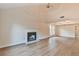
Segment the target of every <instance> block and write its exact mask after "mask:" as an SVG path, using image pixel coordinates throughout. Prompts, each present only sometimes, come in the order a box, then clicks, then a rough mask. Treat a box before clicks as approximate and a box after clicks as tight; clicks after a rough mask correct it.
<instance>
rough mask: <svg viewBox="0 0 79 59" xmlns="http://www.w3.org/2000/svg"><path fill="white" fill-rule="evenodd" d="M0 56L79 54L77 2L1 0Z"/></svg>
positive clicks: (78, 11) (78, 9) (78, 4)
mask: <svg viewBox="0 0 79 59" xmlns="http://www.w3.org/2000/svg"><path fill="white" fill-rule="evenodd" d="M0 56H79V3H0Z"/></svg>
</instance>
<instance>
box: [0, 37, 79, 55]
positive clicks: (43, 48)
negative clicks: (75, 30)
mask: <svg viewBox="0 0 79 59" xmlns="http://www.w3.org/2000/svg"><path fill="white" fill-rule="evenodd" d="M73 55H74V56H79V40H78V39H77V40H75V39H71V38H65V37H53V38H50V39H45V40H41V41H39V42H36V43H33V44H29V45H26V44H21V45H17V46H12V47H7V48H1V49H0V56H73Z"/></svg>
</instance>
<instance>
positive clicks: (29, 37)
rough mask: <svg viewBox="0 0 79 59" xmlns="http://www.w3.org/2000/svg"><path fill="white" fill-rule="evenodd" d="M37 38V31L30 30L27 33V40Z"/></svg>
mask: <svg viewBox="0 0 79 59" xmlns="http://www.w3.org/2000/svg"><path fill="white" fill-rule="evenodd" d="M35 40H36V32H28V33H27V42H30V41H35Z"/></svg>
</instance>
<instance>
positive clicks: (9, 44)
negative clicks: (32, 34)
mask: <svg viewBox="0 0 79 59" xmlns="http://www.w3.org/2000/svg"><path fill="white" fill-rule="evenodd" d="M48 37H49V36H47V37H43V38H40V39H38V40H36V41H33V42H29V43H27V42H26V41H20V42H14V43H11V42H8V43H6V44H4V45H2V46H0V48H5V47H9V46H14V45H19V44H23V43H26V44H30V43H35V42H38V41H40V40H42V39H46V38H48Z"/></svg>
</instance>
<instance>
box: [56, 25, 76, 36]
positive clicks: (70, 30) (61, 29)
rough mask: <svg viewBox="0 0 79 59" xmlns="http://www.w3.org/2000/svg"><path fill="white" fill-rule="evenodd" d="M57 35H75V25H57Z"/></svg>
mask: <svg viewBox="0 0 79 59" xmlns="http://www.w3.org/2000/svg"><path fill="white" fill-rule="evenodd" d="M56 31H57V35H58V36H63V37H75V26H74V25H60V26H57V30H56Z"/></svg>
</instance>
